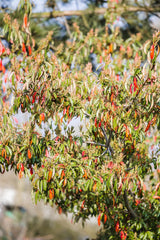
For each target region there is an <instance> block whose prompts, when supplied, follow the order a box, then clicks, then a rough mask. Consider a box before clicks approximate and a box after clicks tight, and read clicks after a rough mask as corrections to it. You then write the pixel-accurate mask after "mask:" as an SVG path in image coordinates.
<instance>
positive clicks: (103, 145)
mask: <svg viewBox="0 0 160 240" xmlns="http://www.w3.org/2000/svg"><path fill="white" fill-rule="evenodd" d="M84 143H86V144H93V145H97V146H101V147H106V145H105V144H102V143H96V142H84Z"/></svg>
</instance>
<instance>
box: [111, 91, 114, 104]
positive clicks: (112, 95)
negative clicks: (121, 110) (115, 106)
mask: <svg viewBox="0 0 160 240" xmlns="http://www.w3.org/2000/svg"><path fill="white" fill-rule="evenodd" d="M113 97H114V94H113V93H112V94H111V102H113Z"/></svg>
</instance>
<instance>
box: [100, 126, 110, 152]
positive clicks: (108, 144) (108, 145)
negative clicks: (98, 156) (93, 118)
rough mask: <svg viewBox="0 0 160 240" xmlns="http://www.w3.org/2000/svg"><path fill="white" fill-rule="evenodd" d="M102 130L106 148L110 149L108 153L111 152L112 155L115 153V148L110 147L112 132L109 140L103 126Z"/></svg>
mask: <svg viewBox="0 0 160 240" xmlns="http://www.w3.org/2000/svg"><path fill="white" fill-rule="evenodd" d="M101 130H102V132H103V135H104V137H105V139H106V146H105V147H106V148H107V149H108V151H110V153H111V152H112V153H113V148H112V147H111V146H110V141H111V136H112V131H110V135H109V139H108V137H107V134H106V132H105V130H104V128H103V127H102V126H101ZM102 156H103V155H102Z"/></svg>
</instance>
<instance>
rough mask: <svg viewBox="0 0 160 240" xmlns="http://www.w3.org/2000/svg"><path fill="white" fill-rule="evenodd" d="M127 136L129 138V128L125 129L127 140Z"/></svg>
mask: <svg viewBox="0 0 160 240" xmlns="http://www.w3.org/2000/svg"><path fill="white" fill-rule="evenodd" d="M128 136H129V128H128V127H126V138H128Z"/></svg>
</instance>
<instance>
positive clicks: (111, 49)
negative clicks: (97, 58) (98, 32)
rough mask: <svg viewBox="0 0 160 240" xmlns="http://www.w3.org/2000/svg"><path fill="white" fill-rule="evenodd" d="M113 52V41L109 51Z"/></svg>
mask: <svg viewBox="0 0 160 240" xmlns="http://www.w3.org/2000/svg"><path fill="white" fill-rule="evenodd" d="M112 52H113V44H112V43H111V44H110V45H109V53H112Z"/></svg>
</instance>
